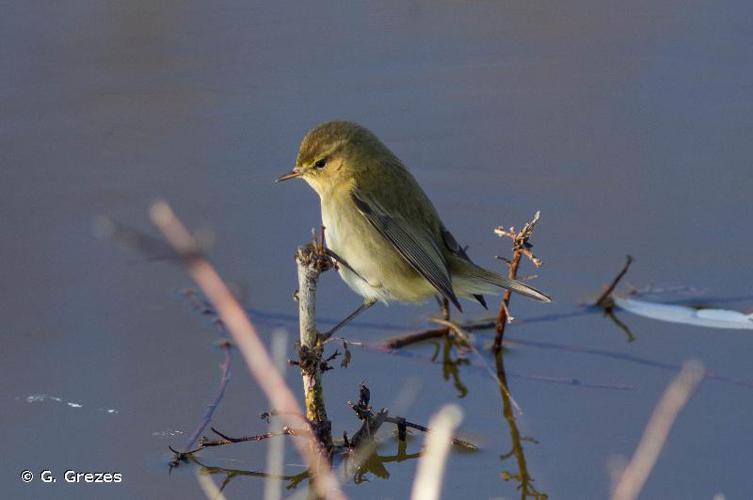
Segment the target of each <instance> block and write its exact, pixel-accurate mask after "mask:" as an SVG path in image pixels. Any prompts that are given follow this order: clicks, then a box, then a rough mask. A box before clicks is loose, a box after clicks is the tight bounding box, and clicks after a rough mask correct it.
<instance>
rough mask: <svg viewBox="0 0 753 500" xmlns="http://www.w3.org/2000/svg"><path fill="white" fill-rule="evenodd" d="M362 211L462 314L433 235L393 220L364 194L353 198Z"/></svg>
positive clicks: (375, 227) (396, 219)
mask: <svg viewBox="0 0 753 500" xmlns="http://www.w3.org/2000/svg"><path fill="white" fill-rule="evenodd" d="M351 197H352V199H353V203H354V204H355V205H356V207H357V208H358V211H359V212H360V213H361V214H362V215H363V216H364V217H365V218H366V220H368V221H369V223H370V224H371V225H372V226H373V227H374V229H376V230H377V232H379V234H381V235H382V236H383V237H384V238H385V239H386V240H387V241H389V242H390V243H391V244H392V246H393V247H394V248H395V250H397V252H398V253H399V254H400V255H401V256H402V257H403V258H404V259H405V260H406V262H408V264H410V266H411V267H412V268H413V269H414V270H415V271H416V272H418V273H419V274H420V275H421V276H423V277H424V278H426V280H427V281H428V282H429V283H431V285H432V286H433V287H434V288H435V289H436V290H437V292H439V293H440V294H442V295H443V296H444V297H446V298H447V299H448V300H449V301H450V302H452V303H453V304H454V305H455V307H457V308H458V310H460V311H462V308H461V306H460V303H459V302H458V299H457V297H456V296H455V292H454V291H453V289H452V280H451V278H450V272H449V271H448V269H447V263H446V262H445V259H444V257H443V255H442V252H441V250H440V249H439V248H438V247H437V244H436V242H435V241H434V239H433V238H432V237H431V235H429V234H425V233H424V232H422V231H421V229H418V228H415V227H411V226H410V225H409V224H406V223H405V221H404V220H402V218H401V217H399V216H390V215H388V214H387V213H385V211H384V210H383V209H382V208H381V207H379V206H378V205H377V204H376V203H375V202H374V201H371V202H369V201H366V199H365V198H366V197H365V196H364V195H363V194H362V193H358V192H357V191H354V192H353V193H352V194H351Z"/></svg>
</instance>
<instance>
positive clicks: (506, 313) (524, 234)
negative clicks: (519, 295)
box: [492, 211, 541, 352]
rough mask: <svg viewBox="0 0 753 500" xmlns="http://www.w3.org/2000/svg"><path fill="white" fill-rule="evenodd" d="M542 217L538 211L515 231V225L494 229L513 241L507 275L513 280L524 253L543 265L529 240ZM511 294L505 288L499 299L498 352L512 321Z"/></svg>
mask: <svg viewBox="0 0 753 500" xmlns="http://www.w3.org/2000/svg"><path fill="white" fill-rule="evenodd" d="M540 217H541V212H539V211H537V212H536V213H535V214H534V216H533V219H531V220H530V221H529V222H526V224H525V226H523V229H521V230H520V231H515V228H514V227H511V228H510V229H509V230H506V229H505V228H503V227H502V226H500V227H498V228H497V229H495V230H494V232H495V233H497V235H499V236H500V237H504V236H507V237H508V238H510V239H511V240H512V242H513V245H512V249H513V254H512V260H510V261H509V262H508V265H509V268H508V270H507V277H508V278H510V279H512V280H514V279H517V278H518V268H519V267H520V259H521V258H522V257H523V256H524V255H525V256H526V257H528V258H529V259H530V260H531V262H533V264H534V265H535V266H536V267H540V266H541V259H539V258H538V257H536V256H535V255H534V254H533V253H532V252H531V248H532V247H533V245H531V244H530V243H529V242H528V240H529V239H530V238H531V235H532V234H533V229H534V228H535V227H536V223H537V222H538V221H539V218H540ZM511 296H512V292H510V290H505V292H504V294H503V295H502V300H500V301H499V311H498V312H497V319H496V322H495V329H496V332H497V334H496V335H495V337H494V344H493V346H492V351H493V352H498V351H499V350H500V349H502V340H503V338H504V336H505V325H507V323H508V322H509V321H512V316H510V309H509V307H508V306H509V305H510V297H511Z"/></svg>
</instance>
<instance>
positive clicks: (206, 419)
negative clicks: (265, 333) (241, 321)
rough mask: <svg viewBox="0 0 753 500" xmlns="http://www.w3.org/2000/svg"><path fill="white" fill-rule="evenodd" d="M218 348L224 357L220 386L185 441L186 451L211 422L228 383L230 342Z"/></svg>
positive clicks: (221, 365)
mask: <svg viewBox="0 0 753 500" xmlns="http://www.w3.org/2000/svg"><path fill="white" fill-rule="evenodd" d="M220 348H221V349H222V351H223V353H224V356H223V360H222V363H221V364H220V385H219V386H218V387H217V395H216V396H215V397H214V399H213V400H212V402H211V403H209V404H208V405H207V408H206V410H205V411H204V415H203V416H202V418H201V421H200V422H199V425H198V426H197V427H196V429H194V431H193V433H192V434H191V436H190V437H189V438H188V440H187V441H186V444H185V446H184V449H186V450H190V449H191V448H192V447H193V445H194V444H196V441H198V439H199V436H201V434H202V433H203V432H204V430H205V429H206V428H207V426H208V425H209V423H210V422H211V421H212V417H213V416H214V412H215V411H216V410H217V407H218V406H219V405H220V401H222V398H223V396H224V395H225V389H226V388H227V384H228V382H229V381H230V363H231V362H232V359H233V357H232V355H231V348H232V347H231V344H230V341H228V340H224V341H222V343H221V344H220ZM184 453H186V452H184ZM175 465H177V464H175Z"/></svg>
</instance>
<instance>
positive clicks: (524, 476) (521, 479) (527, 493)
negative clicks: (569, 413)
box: [494, 350, 547, 499]
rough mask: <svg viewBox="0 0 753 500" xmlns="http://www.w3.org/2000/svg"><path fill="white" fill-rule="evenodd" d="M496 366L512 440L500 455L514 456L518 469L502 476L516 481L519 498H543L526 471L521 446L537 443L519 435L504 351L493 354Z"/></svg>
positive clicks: (524, 457) (506, 457)
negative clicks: (506, 450)
mask: <svg viewBox="0 0 753 500" xmlns="http://www.w3.org/2000/svg"><path fill="white" fill-rule="evenodd" d="M494 359H495V362H496V366H497V378H498V380H499V388H500V390H499V393H500V395H501V396H502V414H503V415H504V417H505V421H506V422H507V426H508V427H509V429H510V441H511V442H512V449H511V450H510V451H509V452H507V453H505V454H504V455H501V456H500V458H501V459H502V461H506V460H508V459H509V458H511V457H515V461H516V462H517V465H518V471H517V472H516V473H512V472H510V471H508V470H505V471H502V478H503V479H504V480H505V481H509V480H513V481H515V482H517V483H518V490H519V491H520V498H521V499H526V498H536V499H545V498H547V495H546V494H545V493H541V492H539V491H538V490H537V489H536V488H535V487H534V486H533V477H531V475H530V474H529V473H528V464H527V462H526V456H525V450H524V448H523V441H528V442H531V443H538V441H536V440H535V439H533V438H530V437H525V436H521V435H520V430H519V429H518V423H517V421H516V420H515V413H514V411H513V402H512V398H511V397H510V390H509V387H508V385H507V374H506V373H505V358H504V351H503V350H500V351H498V352H497V353H496V354H495V356H494Z"/></svg>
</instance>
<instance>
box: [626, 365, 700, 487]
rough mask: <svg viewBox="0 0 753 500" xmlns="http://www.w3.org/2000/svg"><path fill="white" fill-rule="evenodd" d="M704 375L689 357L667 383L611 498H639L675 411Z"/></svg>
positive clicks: (678, 411)
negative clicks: (677, 373)
mask: <svg viewBox="0 0 753 500" xmlns="http://www.w3.org/2000/svg"><path fill="white" fill-rule="evenodd" d="M703 377H704V368H703V365H702V364H701V363H699V362H697V361H688V362H686V363H685V364H684V365H683V367H682V371H680V374H679V375H677V377H676V378H675V379H674V380H673V381H672V383H671V384H669V387H667V390H666V391H664V395H663V396H662V398H661V400H659V404H657V405H656V408H655V409H654V413H653V415H651V420H649V421H648V424H647V425H646V430H644V431H643V436H642V437H641V440H640V442H639V443H638V447H637V448H636V450H635V453H634V454H633V458H632V459H631V460H630V463H629V464H628V465H627V467H626V468H625V470H624V471H623V473H622V476H621V477H620V479H619V481H618V482H617V486H615V488H614V492H613V493H612V500H632V499H635V498H638V495H639V494H640V492H641V490H642V489H643V485H644V484H645V483H646V480H647V479H648V476H649V474H650V473H651V469H653V467H654V465H655V464H656V460H657V459H658V458H659V454H660V453H661V450H662V448H664V443H665V442H666V441H667V436H668V435H669V431H670V430H672V425H673V424H674V422H675V419H676V418H677V415H678V414H679V413H680V411H681V410H682V409H683V407H684V406H685V405H686V404H687V402H688V400H690V396H692V395H693V392H695V390H696V388H697V387H698V384H699V383H700V382H701V381H702V380H703Z"/></svg>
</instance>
